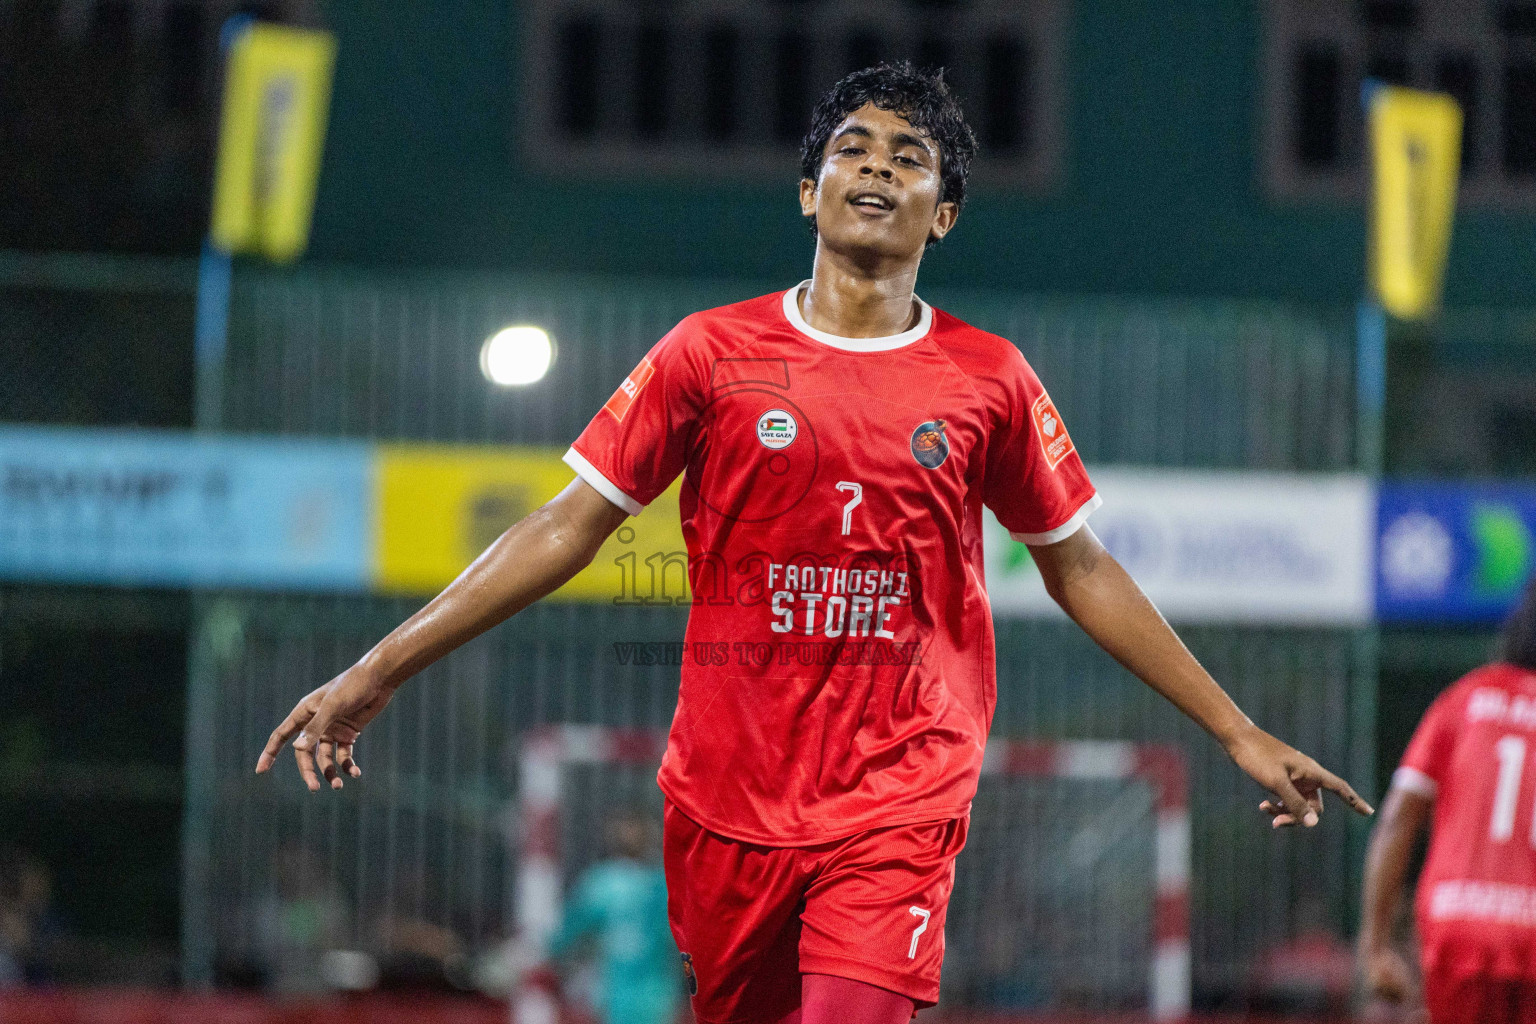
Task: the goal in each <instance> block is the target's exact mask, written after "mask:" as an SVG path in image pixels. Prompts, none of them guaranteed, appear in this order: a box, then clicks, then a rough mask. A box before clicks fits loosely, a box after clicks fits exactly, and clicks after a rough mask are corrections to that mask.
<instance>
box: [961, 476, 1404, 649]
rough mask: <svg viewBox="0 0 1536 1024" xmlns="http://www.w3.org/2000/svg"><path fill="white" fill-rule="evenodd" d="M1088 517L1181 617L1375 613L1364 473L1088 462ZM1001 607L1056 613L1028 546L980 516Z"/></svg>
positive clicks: (1284, 619)
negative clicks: (1097, 503)
mask: <svg viewBox="0 0 1536 1024" xmlns="http://www.w3.org/2000/svg"><path fill="white" fill-rule="evenodd" d="M1090 474H1091V475H1092V477H1093V481H1094V484H1095V485H1096V486H1097V487H1098V489H1099V494H1100V496H1102V497H1103V499H1104V504H1103V506H1102V507H1100V508H1099V509H1098V510H1097V511H1095V512H1094V513H1093V515H1092V516H1090V517H1089V519H1088V525H1089V526H1090V527H1092V528H1093V531H1094V533H1096V534H1097V535H1098V536H1099V539H1100V540H1102V541H1103V542H1104V545H1105V547H1107V548H1108V549H1109V551H1110V553H1111V554H1113V555H1114V556H1115V558H1117V559H1118V560H1119V561H1120V563H1121V564H1122V565H1124V566H1125V568H1126V569H1127V571H1129V572H1130V574H1131V575H1132V576H1133V577H1135V579H1136V581H1137V582H1138V583H1140V584H1141V588H1142V589H1143V590H1144V591H1146V593H1147V596H1149V597H1150V598H1151V599H1152V600H1153V602H1154V603H1156V604H1157V606H1158V608H1159V609H1161V611H1162V612H1163V614H1164V615H1166V616H1167V617H1168V618H1169V619H1171V620H1176V621H1180V622H1254V623H1265V622H1273V623H1292V624H1305V623H1315V624H1351V625H1353V624H1361V623H1366V622H1369V621H1370V619H1371V616H1372V614H1373V601H1374V597H1373V587H1374V577H1373V566H1372V561H1371V557H1372V546H1373V543H1374V535H1375V506H1376V498H1375V491H1374V489H1373V488H1372V487H1371V484H1370V482H1369V480H1368V479H1367V478H1366V477H1364V476H1357V475H1350V474H1327V475H1324V474H1316V475H1304V474H1280V473H1244V472H1219V471H1209V472H1190V471H1184V470H1140V469H1113V468H1111V469H1104V468H1100V469H1096V470H1094V469H1090ZM985 541H986V554H987V591H988V594H989V596H990V597H991V599H992V610H993V611H994V612H995V613H996V614H998V615H1000V616H1009V615H1013V616H1031V617H1032V616H1039V615H1051V614H1057V615H1059V614H1061V612H1060V610H1059V609H1057V607H1056V605H1055V603H1054V602H1052V601H1051V599H1050V597H1048V596H1047V595H1046V593H1045V587H1044V585H1043V584H1042V583H1041V581H1040V574H1039V572H1038V571H1037V570H1036V569H1035V566H1034V562H1033V561H1032V560H1031V559H1030V557H1029V550H1028V549H1027V548H1026V547H1025V546H1024V545H1023V544H1020V543H1018V542H1017V541H1015V540H1013V539H1012V538H1010V537H1009V536H1008V532H1007V531H1006V530H1004V529H1003V528H1002V527H1001V526H1000V525H999V524H998V522H997V520H996V519H994V518H993V517H992V515H991V513H990V512H989V513H986V534H985Z"/></svg>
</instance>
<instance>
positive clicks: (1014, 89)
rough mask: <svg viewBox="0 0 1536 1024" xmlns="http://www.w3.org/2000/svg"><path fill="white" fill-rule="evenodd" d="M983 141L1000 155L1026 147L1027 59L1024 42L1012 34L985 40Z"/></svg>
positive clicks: (1012, 152) (1024, 150) (1013, 153)
mask: <svg viewBox="0 0 1536 1024" xmlns="http://www.w3.org/2000/svg"><path fill="white" fill-rule="evenodd" d="M983 65H984V67H985V74H986V79H985V82H986V84H985V87H984V89H983V95H984V97H985V98H984V101H983V103H984V106H983V111H982V142H983V143H984V144H985V145H986V146H987V147H988V148H989V149H991V150H992V151H993V152H995V153H997V154H999V155H1009V156H1012V155H1017V154H1019V153H1021V152H1026V151H1027V150H1028V148H1029V141H1030V140H1029V128H1030V125H1029V123H1028V113H1027V112H1028V110H1029V102H1028V101H1029V92H1028V90H1029V73H1028V68H1029V61H1028V51H1027V50H1026V49H1025V47H1024V44H1023V43H1022V42H1020V41H1019V40H1018V39H1015V38H1013V37H1011V36H996V37H994V38H992V39H989V40H987V47H986V56H985V59H984V61H983Z"/></svg>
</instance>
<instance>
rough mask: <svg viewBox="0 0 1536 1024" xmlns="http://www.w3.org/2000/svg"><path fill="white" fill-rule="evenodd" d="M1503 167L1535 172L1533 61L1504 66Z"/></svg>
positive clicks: (1535, 75)
mask: <svg viewBox="0 0 1536 1024" xmlns="http://www.w3.org/2000/svg"><path fill="white" fill-rule="evenodd" d="M1504 170H1505V171H1506V172H1507V173H1509V174H1518V175H1522V176H1523V175H1531V174H1536V64H1529V63H1524V64H1511V65H1509V66H1508V67H1506V68H1505V69H1504Z"/></svg>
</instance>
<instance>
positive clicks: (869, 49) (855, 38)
mask: <svg viewBox="0 0 1536 1024" xmlns="http://www.w3.org/2000/svg"><path fill="white" fill-rule="evenodd" d="M843 54H844V62H845V65H846V67H845V70H846V71H847V72H853V71H858V70H860V69H862V68H867V67H873V66H874V65H876V64H879V63H880V57H881V54H880V37H879V36H877V35H875V34H874V33H873V32H852V33H849V35H848V37H847V39H845V40H844V41H843Z"/></svg>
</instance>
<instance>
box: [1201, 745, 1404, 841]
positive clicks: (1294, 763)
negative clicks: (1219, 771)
mask: <svg viewBox="0 0 1536 1024" xmlns="http://www.w3.org/2000/svg"><path fill="white" fill-rule="evenodd" d="M1227 753H1228V754H1229V755H1230V756H1231V758H1232V760H1233V761H1236V762H1237V766H1238V767H1239V768H1241V769H1242V770H1243V771H1245V772H1247V773H1248V774H1249V776H1250V777H1252V779H1253V780H1254V781H1255V782H1257V783H1258V784H1259V785H1261V786H1263V787H1264V788H1265V789H1267V790H1269V792H1271V793H1273V794H1274V795H1275V797H1277V798H1278V799H1272V800H1265V801H1264V802H1263V803H1261V804H1259V810H1261V811H1263V812H1264V813H1265V814H1267V815H1269V817H1270V824H1271V825H1272V826H1273V827H1275V828H1283V827H1285V826H1287V825H1302V826H1304V827H1306V828H1311V827H1312V826H1314V825H1316V824H1317V822H1318V817H1319V816H1320V815H1321V814H1322V813H1323V790H1325V789H1326V790H1330V791H1332V792H1333V793H1336V794H1337V795H1338V796H1339V798H1340V799H1342V800H1343V801H1344V802H1345V803H1346V804H1348V805H1349V806H1350V807H1352V808H1354V809H1355V810H1356V811H1357V812H1359V813H1360V814H1375V813H1376V811H1375V810H1374V809H1373V808H1372V807H1371V805H1370V804H1368V803H1366V802H1365V801H1364V800H1362V799H1360V796H1359V794H1357V793H1356V792H1355V791H1354V789H1353V788H1352V787H1351V786H1350V784H1349V783H1347V782H1345V781H1344V780H1343V779H1341V778H1339V777H1338V776H1337V775H1335V774H1333V773H1332V772H1330V771H1329V770H1328V769H1326V768H1324V767H1323V766H1322V765H1320V764H1318V763H1317V762H1316V761H1314V760H1312V759H1311V758H1310V757H1308V756H1307V755H1306V754H1303V753H1302V752H1301V751H1299V750H1297V749H1295V748H1294V747H1291V746H1290V745H1289V744H1286V743H1282V742H1281V741H1280V740H1277V739H1275V737H1273V736H1271V735H1270V734H1269V733H1267V732H1265V731H1264V730H1263V729H1260V728H1259V727H1258V726H1254V727H1252V728H1251V729H1249V730H1247V731H1246V732H1244V733H1243V734H1242V735H1241V736H1239V737H1238V738H1237V739H1236V740H1234V741H1232V743H1231V744H1230V745H1229V746H1228V747H1227Z"/></svg>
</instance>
